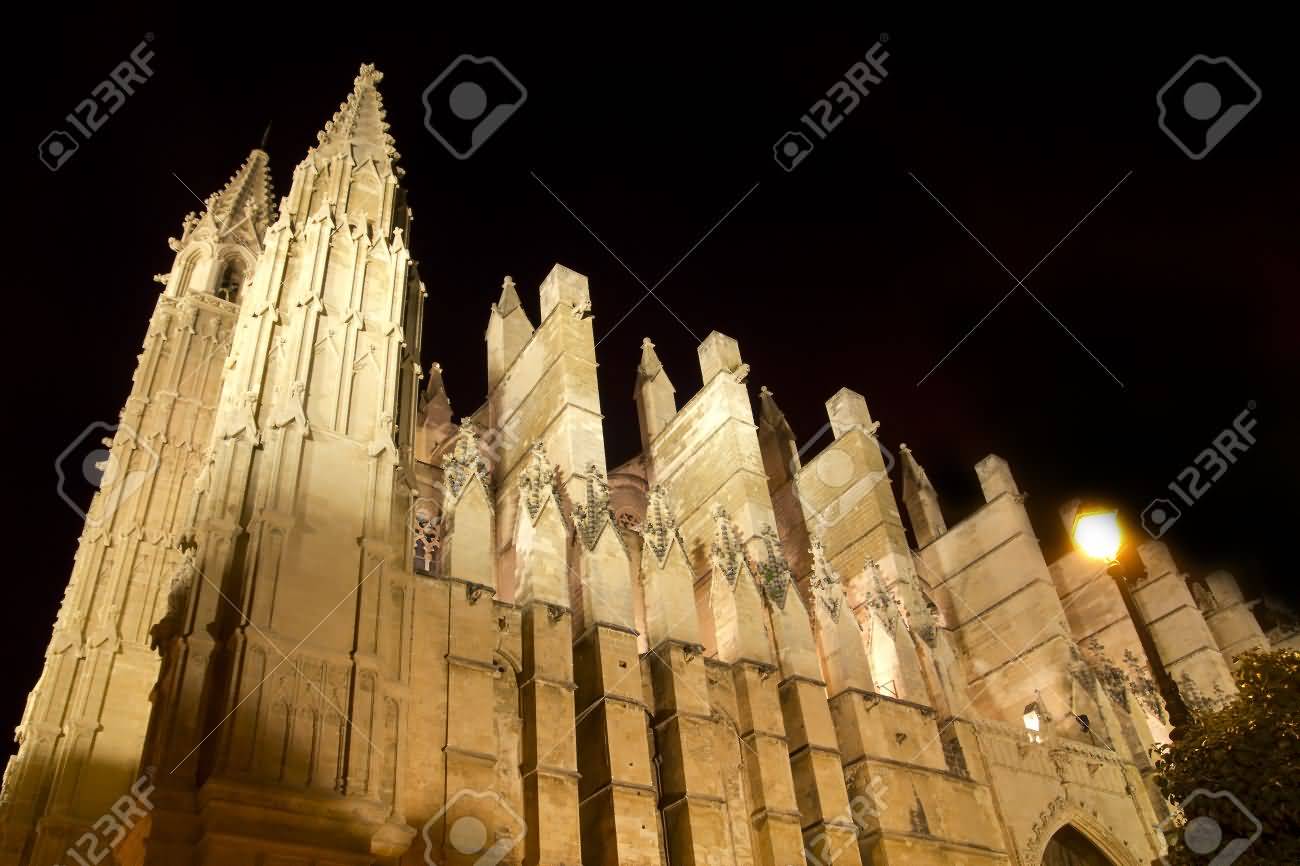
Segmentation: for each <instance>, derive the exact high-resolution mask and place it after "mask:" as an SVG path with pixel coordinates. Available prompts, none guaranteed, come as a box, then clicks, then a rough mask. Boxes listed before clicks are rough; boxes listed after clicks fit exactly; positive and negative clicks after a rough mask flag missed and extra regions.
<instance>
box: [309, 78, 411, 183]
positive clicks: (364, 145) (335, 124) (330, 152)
mask: <svg viewBox="0 0 1300 866" xmlns="http://www.w3.org/2000/svg"><path fill="white" fill-rule="evenodd" d="M383 80H384V73H382V72H380V71H379V70H377V69H375V65H374V64H373V63H363V64H362V65H361V71H360V72H358V73H357V77H356V78H354V79H353V80H352V92H351V93H349V94H348V97H347V99H345V100H344V101H343V102H342V103H340V104H339V110H338V111H336V112H334V116H333V117H332V118H330V120H329V122H328V123H326V124H325V128H324V129H322V130H321V131H320V132H318V133H316V140H317V142H319V143H318V144H317V145H316V147H314V148H312V149H311V151H310V152H309V154H308V156H309V157H310V156H315V157H316V158H318V159H319V158H329V157H332V156H334V155H336V154H340V153H342V154H345V155H348V156H351V157H352V159H353V161H354V162H356V163H357V164H358V165H360V164H362V163H364V162H365V161H366V160H367V159H374V160H375V161H376V162H381V161H386V162H389V163H395V162H397V161H398V160H399V159H400V158H401V154H399V153H398V152H397V149H396V148H395V147H394V146H393V145H394V142H393V137H392V136H391V135H389V134H388V123H387V121H386V120H385V112H384V100H383V97H382V96H380V95H379V88H378V84H379V82H381V81H383ZM398 173H399V174H400V173H401V172H400V171H399V172H398Z"/></svg>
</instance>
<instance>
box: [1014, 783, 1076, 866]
mask: <svg viewBox="0 0 1300 866" xmlns="http://www.w3.org/2000/svg"><path fill="white" fill-rule="evenodd" d="M1069 802H1070V801H1069V798H1068V797H1067V795H1066V793H1065V792H1064V791H1062V792H1061V793H1059V794H1057V795H1056V796H1055V797H1054V798H1053V799H1052V801H1051V802H1050V803H1048V804H1047V806H1046V808H1044V809H1043V811H1042V812H1040V813H1039V815H1038V817H1037V818H1036V819H1035V820H1034V825H1033V827H1031V828H1030V830H1029V838H1028V839H1027V840H1026V841H1025V844H1024V845H1023V846H1021V849H1020V862H1022V863H1037V862H1038V859H1036V858H1035V857H1034V854H1035V853H1036V852H1038V851H1040V850H1042V848H1043V846H1045V845H1046V844H1047V839H1048V833H1047V830H1048V828H1049V827H1055V825H1056V818H1057V816H1058V815H1060V814H1061V813H1062V812H1064V811H1065V809H1066V807H1067V806H1068V805H1069Z"/></svg>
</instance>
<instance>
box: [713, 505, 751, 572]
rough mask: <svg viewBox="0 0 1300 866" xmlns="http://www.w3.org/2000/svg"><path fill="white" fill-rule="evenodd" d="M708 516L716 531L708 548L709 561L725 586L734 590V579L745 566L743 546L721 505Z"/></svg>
mask: <svg viewBox="0 0 1300 866" xmlns="http://www.w3.org/2000/svg"><path fill="white" fill-rule="evenodd" d="M710 514H712V515H713V521H714V523H715V524H716V529H715V530H714V533H713V545H712V546H711V547H710V548H709V559H710V560H711V561H712V562H713V567H714V568H716V569H717V570H718V571H720V572H721V573H722V576H723V577H725V578H726V579H727V585H728V586H730V587H731V588H732V589H735V588H736V579H737V578H739V577H740V570H741V569H742V568H743V567H744V566H745V545H744V542H742V541H741V540H740V530H738V529H736V524H734V523H732V522H731V515H729V514H728V513H727V509H725V508H723V507H722V505H721V504H718V505H714V506H713V509H712V511H711V512H710Z"/></svg>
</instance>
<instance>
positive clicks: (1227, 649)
mask: <svg viewBox="0 0 1300 866" xmlns="http://www.w3.org/2000/svg"><path fill="white" fill-rule="evenodd" d="M1205 584H1206V586H1207V587H1208V588H1209V590H1210V601H1211V606H1210V609H1209V610H1206V611H1204V612H1203V614H1204V616H1205V623H1206V625H1208V626H1209V627H1210V633H1211V634H1213V635H1214V642H1215V643H1217V644H1218V645H1219V649H1220V650H1221V651H1222V652H1223V658H1224V660H1225V661H1227V662H1228V664H1229V665H1233V664H1234V660H1235V659H1236V657H1237V656H1239V655H1241V654H1242V653H1246V652H1250V651H1251V650H1267V649H1268V648H1269V642H1268V638H1267V637H1266V636H1265V635H1264V630H1263V629H1261V628H1260V627H1259V620H1257V619H1255V614H1254V613H1252V612H1251V608H1253V607H1254V606H1255V605H1256V604H1257V603H1258V602H1254V601H1246V597H1245V596H1243V595H1242V594H1241V587H1240V586H1238V585H1237V579H1236V578H1235V577H1233V576H1232V575H1231V574H1229V573H1228V572H1226V571H1216V572H1213V573H1212V574H1209V575H1207V576H1206V578H1205Z"/></svg>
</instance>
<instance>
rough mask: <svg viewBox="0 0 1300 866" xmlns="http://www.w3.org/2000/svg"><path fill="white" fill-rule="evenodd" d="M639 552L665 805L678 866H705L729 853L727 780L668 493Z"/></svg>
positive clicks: (653, 498)
mask: <svg viewBox="0 0 1300 866" xmlns="http://www.w3.org/2000/svg"><path fill="white" fill-rule="evenodd" d="M642 538H643V539H644V542H643V546H642V555H641V579H642V581H643V582H644V584H645V599H646V633H647V639H648V641H649V644H650V652H649V653H648V654H647V656H646V664H648V665H649V666H650V681H651V687H652V689H653V691H654V701H655V703H654V709H653V717H654V730H655V737H656V739H657V741H658V752H659V754H660V756H661V758H662V762H663V763H662V768H661V775H660V795H661V800H660V808H661V809H662V811H663V817H664V823H665V825H666V827H667V833H668V840H667V842H668V859H669V862H670V863H672V864H673V866H707V864H712V863H713V862H714V861H715V858H716V857H717V853H718V852H719V851H726V850H729V848H730V845H729V842H728V836H727V827H726V816H725V812H724V800H723V793H722V782H721V780H720V779H719V778H718V767H717V766H716V764H715V762H714V760H713V721H712V708H711V706H710V702H709V698H708V682H707V678H706V675H705V668H704V659H703V658H702V657H701V656H702V653H703V646H702V645H701V644H700V626H699V619H698V616H697V614H696V610H695V598H694V594H693V592H692V584H693V583H694V575H693V574H692V573H691V567H690V562H689V561H688V560H687V557H686V550H685V542H684V541H683V540H682V537H681V534H680V532H679V531H678V529H677V520H676V516H675V514H674V513H673V508H672V505H671V503H669V501H668V494H667V491H666V490H665V489H664V488H663V486H661V485H655V487H653V488H652V489H651V491H650V499H649V504H648V507H647V509H646V519H645V522H644V523H643V524H642Z"/></svg>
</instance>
